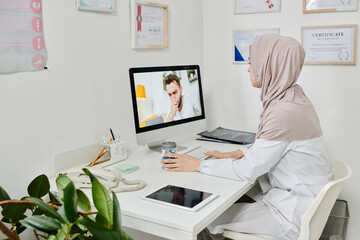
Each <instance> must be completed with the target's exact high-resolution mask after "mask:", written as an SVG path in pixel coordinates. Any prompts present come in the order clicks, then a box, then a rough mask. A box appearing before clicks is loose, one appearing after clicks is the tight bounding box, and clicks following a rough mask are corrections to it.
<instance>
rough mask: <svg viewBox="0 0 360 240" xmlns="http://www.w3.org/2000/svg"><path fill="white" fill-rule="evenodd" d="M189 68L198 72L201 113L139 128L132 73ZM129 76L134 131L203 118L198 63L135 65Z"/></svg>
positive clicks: (149, 129)
mask: <svg viewBox="0 0 360 240" xmlns="http://www.w3.org/2000/svg"><path fill="white" fill-rule="evenodd" d="M190 69H196V70H197V73H198V84H199V96H200V106H201V110H202V112H201V115H200V116H195V117H191V118H186V119H181V120H176V121H172V122H167V123H163V124H157V125H152V126H147V127H143V128H140V123H139V117H138V110H137V101H136V93H135V89H136V86H135V80H134V74H135V73H143V72H162V71H179V70H190ZM129 76H130V88H131V100H132V106H133V116H134V121H135V131H136V133H143V132H148V131H152V130H156V129H161V128H167V127H171V126H176V125H179V124H184V123H189V122H193V121H198V120H203V119H205V107H204V99H203V92H202V85H201V75H200V67H199V65H177V66H158V67H135V68H130V69H129Z"/></svg>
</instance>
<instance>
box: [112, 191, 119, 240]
mask: <svg viewBox="0 0 360 240" xmlns="http://www.w3.org/2000/svg"><path fill="white" fill-rule="evenodd" d="M111 193H112V199H113V206H114V211H113V212H114V213H113V217H114V218H113V230H114V231H115V232H117V233H118V234H119V236H120V239H122V232H121V210H120V204H119V201H118V199H117V197H116V194H115V193H114V192H113V191H111Z"/></svg>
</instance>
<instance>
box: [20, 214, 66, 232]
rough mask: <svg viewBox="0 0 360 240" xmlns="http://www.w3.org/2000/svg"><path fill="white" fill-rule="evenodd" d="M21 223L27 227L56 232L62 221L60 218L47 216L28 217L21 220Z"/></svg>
mask: <svg viewBox="0 0 360 240" xmlns="http://www.w3.org/2000/svg"><path fill="white" fill-rule="evenodd" d="M20 223H21V224H22V225H23V226H25V227H28V228H32V229H35V230H38V231H42V232H46V233H49V234H56V233H57V231H58V230H59V229H60V228H61V223H60V222H59V221H58V220H56V219H53V218H50V217H47V216H31V217H27V218H25V219H24V220H20Z"/></svg>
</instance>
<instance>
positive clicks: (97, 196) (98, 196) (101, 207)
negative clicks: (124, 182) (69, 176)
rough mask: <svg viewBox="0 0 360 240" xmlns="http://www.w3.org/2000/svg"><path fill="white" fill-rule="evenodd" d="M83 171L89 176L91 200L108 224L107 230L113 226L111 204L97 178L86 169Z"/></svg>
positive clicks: (106, 192) (108, 196) (107, 194)
mask: <svg viewBox="0 0 360 240" xmlns="http://www.w3.org/2000/svg"><path fill="white" fill-rule="evenodd" d="M83 171H84V172H85V173H86V174H87V175H89V176H90V180H91V191H92V198H93V201H94V205H95V207H96V209H97V210H98V211H99V212H100V213H101V215H103V216H104V217H105V218H106V219H107V220H108V222H109V229H111V228H112V225H113V202H112V200H111V198H110V195H109V193H108V191H107V190H106V188H105V187H104V186H103V185H102V184H101V183H100V182H99V180H97V178H96V177H95V176H94V175H93V174H92V173H91V172H90V171H89V170H88V169H86V168H83Z"/></svg>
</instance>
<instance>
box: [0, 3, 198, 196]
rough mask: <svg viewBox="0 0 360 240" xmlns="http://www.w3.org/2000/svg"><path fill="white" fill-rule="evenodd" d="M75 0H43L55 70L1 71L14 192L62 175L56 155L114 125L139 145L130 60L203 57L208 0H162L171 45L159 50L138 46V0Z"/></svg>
mask: <svg viewBox="0 0 360 240" xmlns="http://www.w3.org/2000/svg"><path fill="white" fill-rule="evenodd" d="M75 2H76V1H75V0H72V1H63V0H51V1H43V16H44V28H45V30H44V31H45V41H46V46H47V50H48V54H49V61H48V65H47V66H48V68H49V69H48V71H43V72H37V73H17V74H10V75H0V110H1V117H0V136H1V137H0V159H1V160H0V161H1V166H0V185H1V186H2V187H3V188H5V190H7V191H8V193H9V194H10V196H11V197H12V198H19V197H22V196H24V195H26V194H27V190H26V188H27V186H28V184H29V183H30V181H31V180H32V179H33V178H34V177H36V176H37V175H39V174H42V173H46V174H47V175H48V176H50V177H52V176H54V155H56V154H59V153H63V152H66V151H69V150H73V149H76V148H80V147H83V146H86V145H90V144H93V143H96V142H99V141H101V140H102V136H107V137H109V136H110V133H109V128H110V127H111V128H112V129H113V131H114V133H115V135H120V136H121V137H122V138H123V139H124V140H125V141H126V143H127V145H128V146H129V147H134V146H135V145H136V142H135V134H134V133H135V129H134V128H133V127H132V126H133V113H132V105H131V97H130V84H129V74H128V69H129V68H130V67H136V66H163V65H181V64H199V65H202V63H203V46H202V45H203V39H202V34H203V33H202V26H203V16H202V1H193V0H182V1H176V0H158V2H159V3H164V4H168V5H169V48H168V49H156V50H154V49H153V50H151V49H150V50H149V49H146V50H134V49H131V48H130V1H128V0H117V1H116V4H117V6H116V7H117V11H116V13H114V14H103V13H94V12H80V11H77V10H76V6H75ZM185 16H186V17H185Z"/></svg>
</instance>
